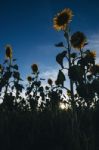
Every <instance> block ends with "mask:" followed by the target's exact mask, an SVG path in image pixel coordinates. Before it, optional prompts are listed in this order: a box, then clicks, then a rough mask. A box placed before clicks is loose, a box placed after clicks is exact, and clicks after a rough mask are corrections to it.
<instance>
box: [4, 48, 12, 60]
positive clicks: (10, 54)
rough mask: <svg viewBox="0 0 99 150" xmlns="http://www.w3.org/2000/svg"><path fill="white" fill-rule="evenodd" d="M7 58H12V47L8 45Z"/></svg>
mask: <svg viewBox="0 0 99 150" xmlns="http://www.w3.org/2000/svg"><path fill="white" fill-rule="evenodd" d="M5 49H6V57H7V58H9V59H11V58H12V47H11V46H10V45H6V47H5Z"/></svg>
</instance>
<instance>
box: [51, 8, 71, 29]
mask: <svg viewBox="0 0 99 150" xmlns="http://www.w3.org/2000/svg"><path fill="white" fill-rule="evenodd" d="M72 16H73V13H72V11H71V10H70V9H69V8H65V9H64V10H63V11H61V12H60V13H58V14H57V15H56V16H55V17H54V19H53V23H54V29H55V30H58V31H59V30H65V29H66V27H67V25H68V23H69V22H70V21H71V19H72Z"/></svg>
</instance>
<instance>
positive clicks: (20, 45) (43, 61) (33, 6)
mask: <svg viewBox="0 0 99 150" xmlns="http://www.w3.org/2000/svg"><path fill="white" fill-rule="evenodd" d="M67 7H69V8H71V9H72V11H73V12H74V17H73V21H72V22H71V29H72V32H75V31H77V30H80V31H83V32H84V33H85V34H86V36H87V37H88V39H89V46H91V49H92V50H93V49H96V50H97V56H99V52H98V49H99V1H98V0H0V61H1V60H2V59H3V58H4V52H5V50H4V46H5V45H6V44H11V45H12V47H13V55H14V57H15V58H17V59H18V61H17V63H18V64H19V68H20V70H21V74H22V76H23V78H25V77H26V76H27V75H29V74H30V72H31V68H30V66H31V64H33V63H37V64H38V65H39V68H40V70H41V72H42V75H44V76H46V77H47V76H48V75H50V76H53V77H54V75H56V69H57V68H58V67H59V66H58V64H57V63H56V62H55V56H56V55H57V54H58V53H59V52H60V51H61V49H58V48H56V47H54V44H55V43H58V42H60V41H62V40H64V39H63V36H62V33H61V32H56V31H55V30H54V29H53V17H54V16H55V14H57V12H59V11H61V10H62V9H64V8H67ZM97 60H99V59H97Z"/></svg>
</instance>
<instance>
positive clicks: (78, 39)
mask: <svg viewBox="0 0 99 150" xmlns="http://www.w3.org/2000/svg"><path fill="white" fill-rule="evenodd" d="M86 42H87V38H86V36H85V35H84V34H83V33H82V32H80V31H78V32H76V33H74V34H73V35H72V36H71V45H72V47H74V48H76V49H78V50H80V49H81V48H83V47H84V45H85V44H86Z"/></svg>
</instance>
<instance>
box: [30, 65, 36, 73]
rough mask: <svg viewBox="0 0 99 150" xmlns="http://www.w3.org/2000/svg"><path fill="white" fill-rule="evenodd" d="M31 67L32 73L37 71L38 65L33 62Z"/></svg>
mask: <svg viewBox="0 0 99 150" xmlns="http://www.w3.org/2000/svg"><path fill="white" fill-rule="evenodd" d="M31 68H32V71H33V73H37V71H38V66H37V64H33V65H32V66H31Z"/></svg>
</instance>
